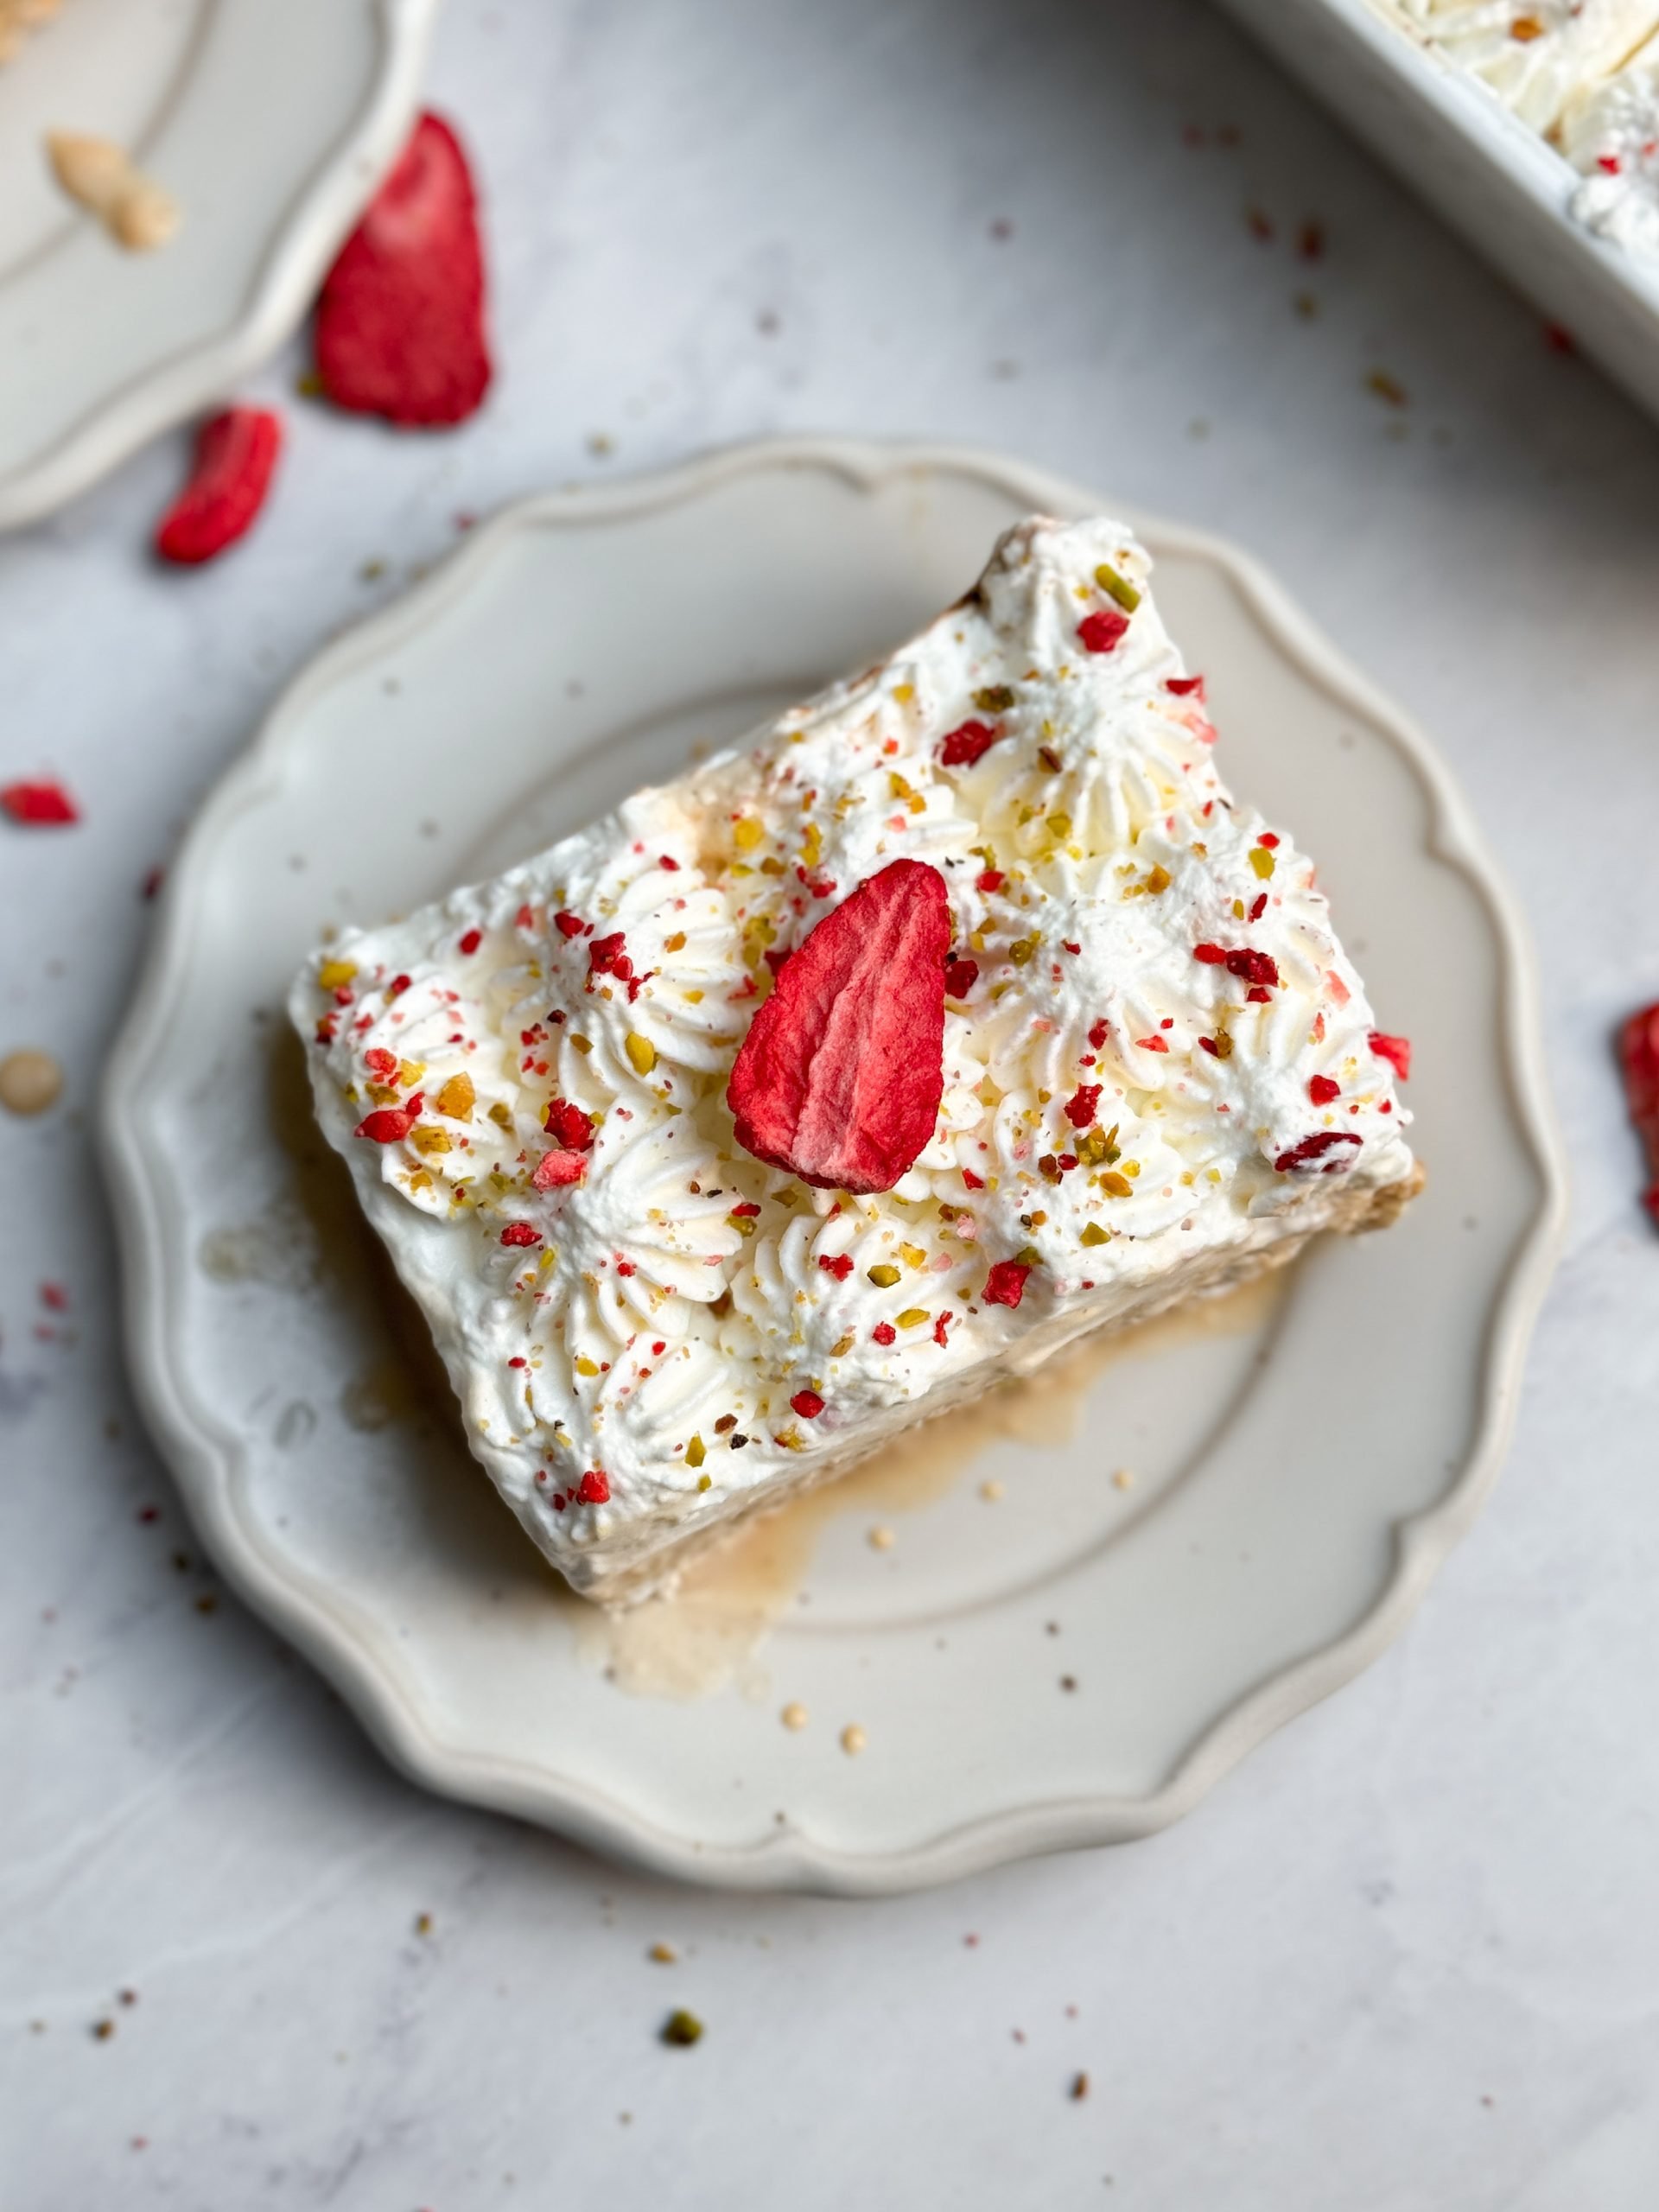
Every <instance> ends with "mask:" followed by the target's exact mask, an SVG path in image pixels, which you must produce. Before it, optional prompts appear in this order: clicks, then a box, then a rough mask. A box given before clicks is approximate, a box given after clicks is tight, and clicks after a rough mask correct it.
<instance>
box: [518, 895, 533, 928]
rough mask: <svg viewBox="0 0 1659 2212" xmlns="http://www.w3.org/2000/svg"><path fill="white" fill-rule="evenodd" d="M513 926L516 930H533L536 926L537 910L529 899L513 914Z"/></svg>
mask: <svg viewBox="0 0 1659 2212" xmlns="http://www.w3.org/2000/svg"><path fill="white" fill-rule="evenodd" d="M512 926H513V927H514V929H516V930H532V929H534V928H535V926H536V912H535V909H534V908H533V907H532V906H531V904H530V902H529V901H528V900H526V901H525V902H524V905H523V906H521V907H520V908H519V909H518V912H517V913H516V914H515V915H514V916H513V918H512Z"/></svg>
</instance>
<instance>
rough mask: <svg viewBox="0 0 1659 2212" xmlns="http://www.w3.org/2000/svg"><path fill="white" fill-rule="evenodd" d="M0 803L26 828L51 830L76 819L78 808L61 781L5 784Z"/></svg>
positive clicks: (15, 820)
mask: <svg viewBox="0 0 1659 2212" xmlns="http://www.w3.org/2000/svg"><path fill="white" fill-rule="evenodd" d="M0 807H3V808H4V809H5V810H6V812H7V813H8V814H9V815H10V817H11V818H12V820H13V821H14V822H16V823H22V826H23V828H24V829H57V828H60V827H61V826H62V825H64V824H66V823H71V822H79V819H80V809H79V807H78V806H77V805H76V804H75V802H74V801H73V799H72V798H70V796H69V794H68V792H67V791H65V789H64V788H63V785H61V784H57V783H50V782H42V783H38V784H8V785H6V787H5V789H4V790H3V791H0Z"/></svg>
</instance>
